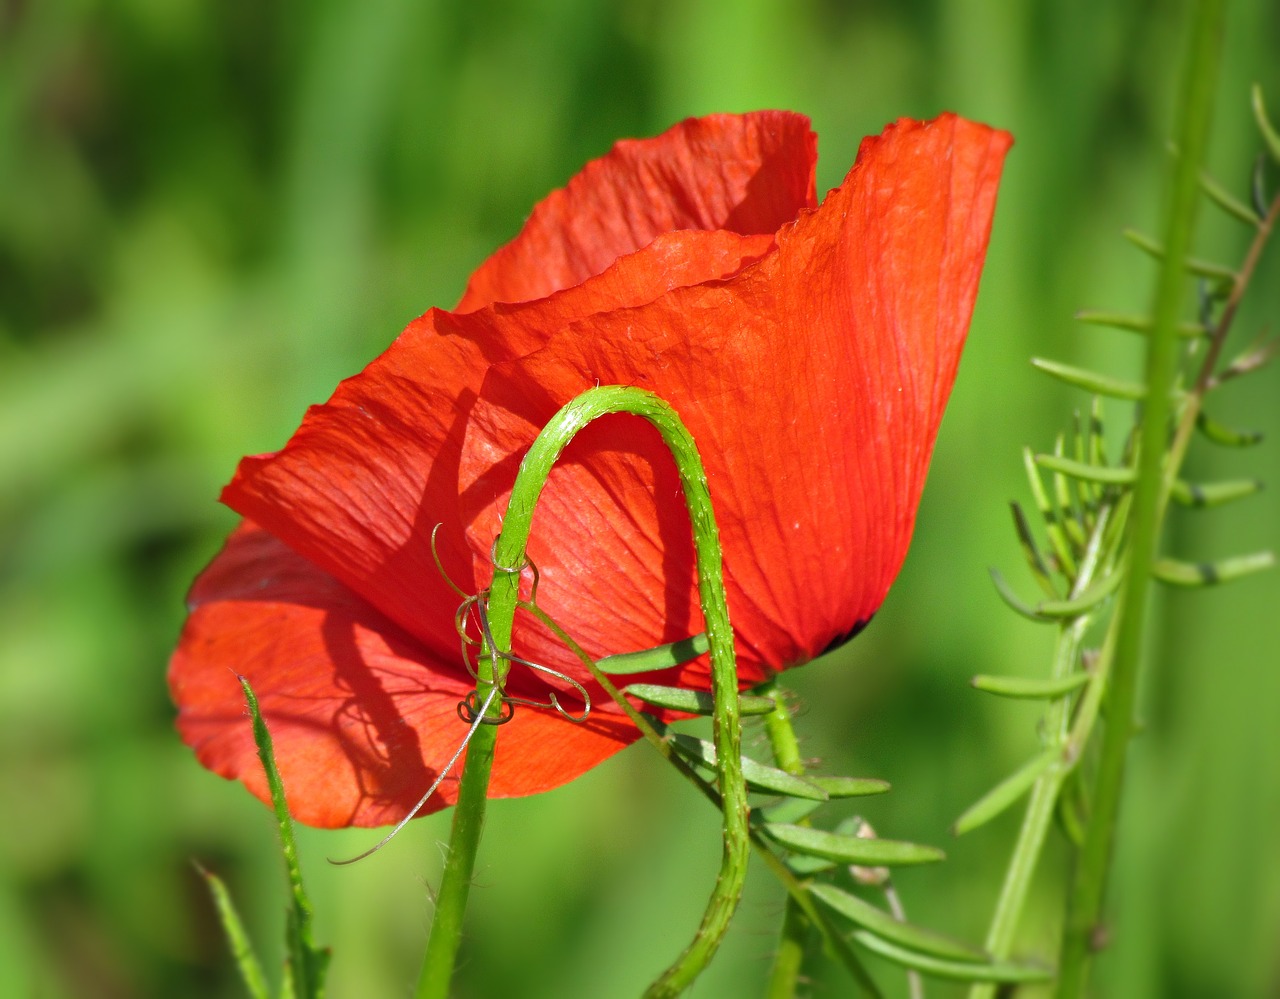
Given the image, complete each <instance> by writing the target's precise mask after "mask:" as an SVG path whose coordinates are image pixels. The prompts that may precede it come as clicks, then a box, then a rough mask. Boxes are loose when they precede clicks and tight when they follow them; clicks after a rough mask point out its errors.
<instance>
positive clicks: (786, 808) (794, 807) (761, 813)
mask: <svg viewBox="0 0 1280 999" xmlns="http://www.w3.org/2000/svg"><path fill="white" fill-rule="evenodd" d="M822 804H823V803H822V802H821V801H819V800H817V799H814V798H783V799H782V800H781V801H778V802H777V803H776V804H773V805H767V806H765V807H764V808H753V809H752V810H751V821H752V822H753V823H755V824H756V825H764V824H766V823H769V822H785V823H789V824H794V823H797V822H803V821H804V820H805V819H807V818H808V817H809V816H810V815H812V814H813V813H814V812H816V811H817V810H818V809H819V808H821V807H822Z"/></svg>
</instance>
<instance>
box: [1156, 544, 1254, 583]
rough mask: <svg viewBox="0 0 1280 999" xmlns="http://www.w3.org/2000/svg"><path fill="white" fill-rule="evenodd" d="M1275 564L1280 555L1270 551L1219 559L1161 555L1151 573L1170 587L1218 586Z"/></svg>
mask: <svg viewBox="0 0 1280 999" xmlns="http://www.w3.org/2000/svg"><path fill="white" fill-rule="evenodd" d="M1275 564H1276V557H1275V555H1273V554H1272V553H1271V552H1269V551H1263V552H1254V553H1253V554H1251V555H1237V556H1235V557H1234V558H1224V559H1222V560H1221V561H1218V562H1180V561H1178V560H1177V559H1171V558H1161V559H1156V561H1155V562H1153V563H1152V565H1151V575H1152V576H1154V577H1155V578H1156V579H1158V580H1160V582H1162V583H1168V584H1169V585H1170V586H1216V585H1217V584H1218V583H1230V582H1232V581H1234V580H1237V579H1240V578H1241V577H1242V576H1251V575H1253V573H1255V572H1261V571H1262V570H1263V569H1270V568H1271V567H1272V566H1274V565H1275Z"/></svg>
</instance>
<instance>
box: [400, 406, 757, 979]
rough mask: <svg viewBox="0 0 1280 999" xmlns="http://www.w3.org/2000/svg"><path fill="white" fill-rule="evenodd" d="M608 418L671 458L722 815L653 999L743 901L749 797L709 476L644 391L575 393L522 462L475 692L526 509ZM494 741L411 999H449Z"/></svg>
mask: <svg viewBox="0 0 1280 999" xmlns="http://www.w3.org/2000/svg"><path fill="white" fill-rule="evenodd" d="M609 413H632V414H634V415H636V416H640V417H642V418H644V419H645V420H647V421H648V422H649V423H651V424H652V425H653V426H654V427H655V428H656V429H657V430H658V432H659V434H661V435H662V439H663V442H664V443H665V444H666V445H667V447H668V448H669V449H670V451H671V454H672V457H673V458H674V459H675V463H676V467H677V469H678V471H679V474H680V483H681V486H682V487H683V489H684V496H685V503H686V505H687V506H688V509H689V520H690V523H691V525H692V529H693V540H694V550H695V555H696V559H697V569H698V592H699V596H700V598H701V602H702V614H703V618H704V620H705V622H706V633H707V639H708V642H709V645H710V653H711V666H712V670H711V689H712V695H713V696H714V699H715V715H714V717H713V722H712V723H713V732H714V736H713V737H714V741H715V745H716V755H717V759H718V761H719V789H720V798H721V805H722V811H723V817H724V818H723V822H724V849H723V853H722V857H721V863H720V872H719V875H718V877H717V879H716V884H715V889H714V891H713V893H712V896H711V899H710V901H709V902H708V904H707V909H706V912H705V913H704V914H703V918H702V922H701V925H700V926H699V927H698V931H697V933H696V935H695V936H694V939H693V941H692V942H691V943H690V944H689V946H688V947H687V948H686V949H685V950H684V952H683V953H682V954H681V955H680V956H679V957H678V958H677V959H676V961H675V963H674V964H672V966H671V967H670V968H668V969H667V970H666V971H665V972H663V973H662V975H660V976H659V977H658V979H657V980H656V981H655V982H654V983H653V984H652V985H651V986H650V987H649V989H648V991H647V992H646V993H645V994H646V996H649V997H653V999H659V997H667V996H674V995H677V994H678V993H679V992H680V991H682V990H683V989H684V988H685V987H686V986H687V985H688V984H689V983H690V982H692V981H693V980H694V978H696V977H697V975H698V974H699V973H700V972H701V971H702V969H703V968H704V967H706V965H707V963H708V962H709V961H710V960H711V957H712V956H713V955H714V954H715V952H716V950H717V948H718V947H719V945H720V941H721V940H722V939H723V937H724V933H725V930H726V929H727V928H728V924H729V919H730V917H731V916H732V915H733V912H734V910H735V909H736V908H737V904H738V899H739V898H740V897H741V894H742V884H743V881H744V880H745V878H746V871H747V853H748V849H749V845H750V839H749V827H748V822H747V819H748V806H747V789H746V783H745V782H744V781H743V778H742V763H741V756H742V751H741V721H740V718H739V713H738V680H737V666H736V657H735V654H734V646H733V629H732V627H731V626H730V624H729V613H728V608H727V605H726V603H725V594H724V582H723V570H722V556H721V551H720V536H719V532H718V530H717V529H716V523H715V516H714V513H713V511H712V508H711V497H710V493H709V491H708V488H707V478H706V473H705V471H704V470H703V467H702V461H701V459H700V458H699V456H698V451H697V448H696V446H695V445H694V442H693V438H692V437H691V436H690V435H689V432H688V430H686V429H685V427H684V424H683V423H682V422H681V421H680V418H679V416H678V415H677V414H676V413H675V411H674V410H673V409H672V408H671V407H670V406H668V405H667V404H666V403H665V402H663V401H662V400H661V399H659V398H658V397H657V396H655V395H653V394H652V393H650V392H646V391H644V390H642V389H636V388H627V387H622V386H604V387H601V388H596V389H591V390H589V391H587V392H584V393H582V395H580V396H578V397H577V398H576V399H574V400H573V401H572V402H570V403H569V404H568V405H566V406H564V407H563V408H562V409H561V410H560V411H559V412H558V413H556V415H555V416H554V417H552V419H551V421H550V422H549V423H548V424H547V426H546V427H545V428H543V430H542V432H541V433H540V434H539V435H538V437H537V439H536V440H535V441H534V442H533V445H532V446H531V447H530V448H529V451H528V453H527V454H526V455H525V457H524V460H523V461H522V462H521V463H520V470H519V472H518V473H517V476H516V483H515V486H514V488H513V489H512V494H511V500H510V503H509V505H508V507H507V512H506V517H505V519H504V520H503V526H502V532H501V534H500V535H499V536H498V541H497V544H496V545H495V547H494V562H495V572H494V577H493V583H492V585H491V587H490V589H489V594H488V619H489V629H490V634H491V636H492V639H493V648H491V649H487V650H486V652H487V653H488V654H487V656H485V657H482V663H481V670H480V675H481V679H480V681H479V682H478V683H477V685H476V694H477V697H478V698H479V699H480V702H481V703H483V702H484V700H485V698H486V697H487V696H488V693H489V691H490V690H491V689H492V688H493V686H494V685H496V686H498V687H499V688H501V686H502V684H503V682H504V681H505V679H506V668H507V664H506V662H505V660H503V659H502V658H501V656H502V654H504V653H506V652H509V651H510V648H511V630H512V622H513V619H514V615H515V610H516V606H517V604H518V602H519V597H520V593H519V590H520V573H519V568H520V567H522V566H523V565H524V563H525V546H526V544H527V542H528V538H529V531H530V529H531V527H532V524H533V512H534V508H535V507H536V505H537V502H538V497H539V495H540V494H541V492H542V487H543V485H544V484H545V483H546V480H547V476H548V475H549V474H550V471H551V467H552V466H553V465H554V464H555V462H556V460H557V459H558V458H559V457H560V454H561V452H563V450H564V448H565V447H566V446H567V445H568V443H569V442H570V441H571V440H572V439H573V438H574V436H575V435H576V434H577V433H578V431H580V430H581V429H582V428H583V427H585V426H586V425H587V424H588V423H590V422H591V421H592V420H595V419H597V418H598V417H601V416H604V415H606V414H609ZM494 710H495V711H496V710H497V708H496V707H495V709H494ZM496 737H497V733H496V729H495V728H494V726H491V725H482V726H480V728H479V730H477V732H476V734H475V737H474V738H473V739H472V742H471V745H470V747H469V748H468V751H467V759H466V763H465V765H464V769H463V775H462V785H461V788H460V790H459V795H458V803H457V806H456V809H455V812H454V821H453V831H452V835H451V839H450V844H449V855H448V860H447V862H446V865H445V869H444V872H443V874H442V878H441V886H440V894H439V897H438V901H437V907H436V918H435V920H434V922H433V923H432V930H431V937H430V939H429V940H428V943H427V954H426V957H425V960H424V963H423V969H422V975H421V977H420V979H419V983H418V992H417V995H418V997H419V999H426V997H431V999H445V997H446V996H447V994H448V989H449V981H450V978H451V976H452V970H453V964H454V960H455V958H456V956H457V951H458V947H459V945H460V943H461V934H462V914H463V911H464V909H465V907H466V899H467V893H468V889H469V887H470V882H471V875H472V870H473V868H474V863H475V855H476V848H477V846H478V844H479V837H480V832H481V829H482V827H483V824H484V809H485V803H486V799H487V794H486V792H487V790H488V783H489V772H490V768H491V766H492V762H493V748H494V744H495V742H496Z"/></svg>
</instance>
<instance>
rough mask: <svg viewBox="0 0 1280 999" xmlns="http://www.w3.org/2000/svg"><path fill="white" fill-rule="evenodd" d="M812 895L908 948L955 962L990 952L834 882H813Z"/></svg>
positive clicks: (984, 956)
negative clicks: (886, 908) (903, 918)
mask: <svg viewBox="0 0 1280 999" xmlns="http://www.w3.org/2000/svg"><path fill="white" fill-rule="evenodd" d="M809 894H810V895H812V896H813V897H814V898H816V899H817V900H818V901H819V902H821V903H822V904H823V905H825V906H826V907H827V908H829V909H831V910H832V911H833V912H835V913H838V914H839V915H841V916H843V917H844V918H845V919H847V920H849V921H850V922H851V923H857V924H858V925H859V926H861V927H862V928H863V929H865V930H869V931H871V932H872V933H874V934H875V935H876V936H878V937H880V938H881V939H882V940H888V941H890V942H892V943H896V944H900V945H901V946H903V947H909V948H910V949H912V950H917V951H920V952H921V953H923V954H930V955H932V956H933V957H941V958H947V959H950V960H953V961H969V962H979V963H980V962H982V961H986V960H989V959H990V957H991V955H990V954H987V953H986V952H985V951H982V950H980V949H979V948H977V947H971V946H969V945H968V944H966V943H964V942H962V941H960V940H955V939H953V938H951V937H949V936H946V935H944V934H942V933H936V932H934V931H933V930H927V929H925V928H924V927H921V926H915V925H913V924H912V923H907V922H902V921H900V920H898V919H896V918H895V917H894V916H893V914H892V913H889V912H885V911H884V910H883V909H881V908H879V907H878V906H874V905H872V904H871V903H870V902H867V901H865V900H864V899H861V898H859V897H858V896H857V895H854V894H852V893H850V892H847V891H842V890H841V889H839V888H836V887H834V886H832V885H826V884H814V885H810V887H809Z"/></svg>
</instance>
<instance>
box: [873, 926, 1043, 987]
mask: <svg viewBox="0 0 1280 999" xmlns="http://www.w3.org/2000/svg"><path fill="white" fill-rule="evenodd" d="M853 939H854V940H855V941H857V942H858V943H860V944H861V945H862V946H863V947H865V948H867V950H869V951H871V952H872V953H873V954H879V955H880V956H881V957H883V958H885V959H886V960H889V961H892V962H894V963H895V964H899V965H901V966H902V967H904V968H911V969H913V970H915V971H920V972H923V973H924V974H926V975H932V976H933V977H934V978H945V979H948V980H950V981H954V982H1009V983H1011V984H1022V983H1027V982H1047V981H1050V980H1052V978H1053V972H1052V971H1051V970H1050V969H1048V968H1041V967H1038V966H1036V965H1031V964H1014V963H1012V962H1011V961H991V962H988V963H985V964H977V963H974V962H970V961H944V960H942V959H941V958H936V957H929V956H928V955H927V954H920V953H917V952H916V951H913V950H908V949H907V948H906V947H899V946H898V945H897V944H892V943H890V942H889V941H888V940H882V939H881V938H880V937H878V936H876V935H875V934H874V933H871V932H869V931H868V930H856V931H854V934H853Z"/></svg>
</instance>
